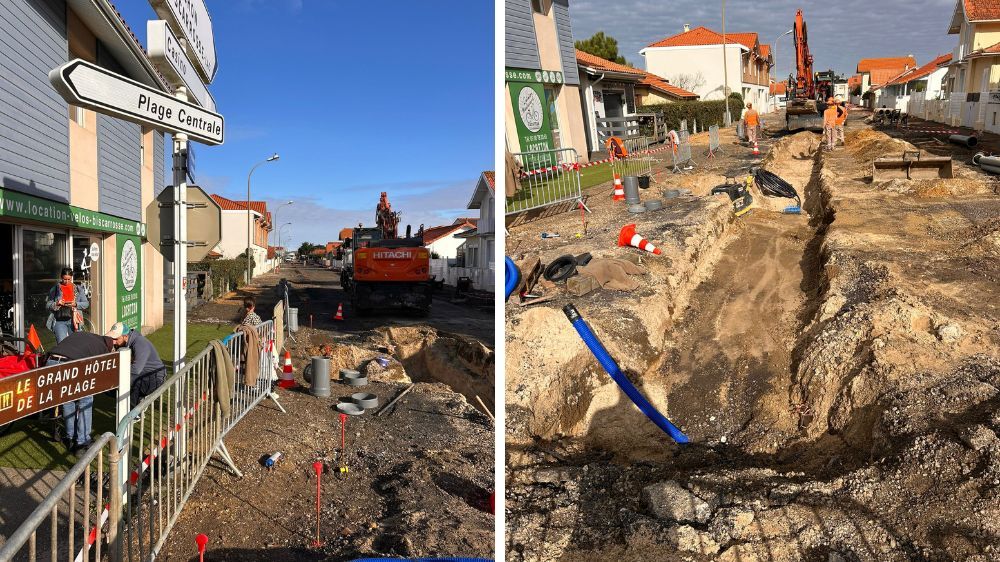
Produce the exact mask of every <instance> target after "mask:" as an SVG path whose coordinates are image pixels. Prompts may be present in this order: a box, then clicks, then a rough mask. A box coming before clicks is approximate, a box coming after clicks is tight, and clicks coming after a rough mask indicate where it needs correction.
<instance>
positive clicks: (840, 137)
mask: <svg viewBox="0 0 1000 562" xmlns="http://www.w3.org/2000/svg"><path fill="white" fill-rule="evenodd" d="M834 100H835V101H836V103H837V112H838V113H837V121H836V125H835V127H836V128H835V131H836V133H837V134H836V135H835V136H834V138H833V140H834V142H835V143H837V142H839V143H840V144H842V145H843V144H847V141H846V140H845V139H844V123H846V122H847V106H846V105H844V98H842V97H840V96H837V97H835V98H834Z"/></svg>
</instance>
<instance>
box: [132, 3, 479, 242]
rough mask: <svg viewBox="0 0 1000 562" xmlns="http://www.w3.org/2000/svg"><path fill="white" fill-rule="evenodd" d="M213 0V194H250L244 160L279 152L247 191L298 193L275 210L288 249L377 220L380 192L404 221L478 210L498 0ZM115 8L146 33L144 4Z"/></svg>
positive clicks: (202, 163) (206, 176)
mask: <svg viewBox="0 0 1000 562" xmlns="http://www.w3.org/2000/svg"><path fill="white" fill-rule="evenodd" d="M206 3H207V5H208V9H209V12H210V14H211V16H212V23H213V27H214V30H215V47H216V52H217V53H218V61H219V71H218V73H217V75H216V78H215V81H214V82H213V83H212V84H211V85H210V86H209V88H210V90H211V91H212V95H213V96H214V97H215V100H216V103H217V104H218V109H219V113H221V114H222V115H223V116H224V117H225V119H226V142H225V144H224V145H223V146H219V147H208V146H204V145H195V151H196V153H197V170H196V176H197V177H196V179H197V181H198V183H199V184H200V185H201V186H202V187H204V188H205V190H206V191H208V192H209V193H213V192H214V193H221V194H223V195H225V196H227V197H230V198H236V199H245V198H246V176H247V172H248V171H249V170H250V167H251V166H253V164H255V163H256V162H259V161H260V160H263V159H265V158H267V157H268V156H270V155H271V154H272V153H274V152H277V153H278V154H280V156H281V158H280V160H278V161H277V162H273V163H269V164H265V165H263V166H261V167H259V168H258V169H257V171H256V172H254V174H253V183H252V197H253V198H254V199H261V198H262V199H264V200H266V201H268V206H269V208H272V209H273V208H274V206H275V205H276V204H277V203H278V202H285V201H288V200H289V199H292V200H294V201H295V203H294V204H292V205H290V206H285V207H282V208H281V209H280V210H279V211H278V217H277V221H278V222H279V223H282V224H283V223H285V222H288V221H291V222H292V225H291V226H289V227H285V228H284V230H283V234H282V243H283V244H285V245H294V246H298V244H299V243H301V242H302V241H310V242H314V243H325V242H326V241H328V240H336V238H337V232H338V231H339V229H340V228H342V227H346V226H353V225H355V224H357V223H358V222H364V223H365V224H366V225H370V224H371V223H373V222H374V214H375V205H376V204H377V203H378V197H379V192H381V191H388V192H389V200H390V202H391V203H392V206H393V209H396V210H400V211H402V212H403V217H402V222H401V224H402V225H406V224H410V223H412V224H413V225H414V227H416V226H417V225H418V224H420V223H425V224H426V225H427V226H428V227H430V226H435V225H438V224H448V223H451V221H452V220H453V219H454V218H455V217H458V216H468V215H469V214H470V213H472V212H471V211H468V210H465V205H466V203H467V202H468V199H469V196H471V194H472V190H473V188H474V187H475V182H476V180H477V179H478V177H479V174H480V173H481V172H482V171H483V170H487V169H492V168H493V161H494V160H493V154H494V152H493V144H494V133H493V122H494V119H493V92H494V77H495V72H494V70H493V66H494V56H493V37H494V31H493V28H494V17H493V14H494V9H493V3H492V2H487V1H471V2H470V1H468V0H440V1H438V0H435V1H433V2H410V1H404V2H388V3H386V2H381V3H376V2H334V1H332V0H208V1H207V2H206ZM115 5H116V7H118V9H119V10H120V11H121V13H122V15H123V16H124V17H125V20H126V21H127V22H128V24H129V26H131V27H132V29H133V31H135V33H136V35H137V36H138V37H139V39H140V41H141V42H142V43H143V44H145V42H146V21H147V20H149V19H155V18H156V16H155V14H154V12H153V10H152V8H150V7H149V3H148V2H147V1H146V0H116V1H115ZM167 165H168V167H169V159H168V160H167ZM166 177H167V178H169V177H170V175H169V172H168V174H167V176H166ZM289 237H290V238H291V244H286V240H287V238H289ZM275 240H276V238H275ZM275 240H272V244H273V243H275Z"/></svg>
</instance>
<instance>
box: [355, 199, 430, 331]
mask: <svg viewBox="0 0 1000 562" xmlns="http://www.w3.org/2000/svg"><path fill="white" fill-rule="evenodd" d="M399 218H400V213H399V212H397V211H393V210H392V205H391V204H390V203H389V196H388V194H387V193H386V192H384V191H383V192H382V195H381V197H379V202H378V206H377V207H375V227H374V228H365V227H363V226H361V225H358V227H357V228H355V229H354V230H353V231H352V236H351V238H350V239H348V240H345V241H344V246H346V248H347V249H346V250H345V251H344V252H343V259H344V267H343V269H342V270H341V273H340V284H341V286H342V287H343V289H344V290H345V291H347V293H348V294H349V295H350V297H351V305H352V308H353V310H354V311H355V312H356V313H359V314H364V313H366V312H369V311H371V310H375V309H389V308H407V309H413V310H416V311H418V312H420V313H422V314H427V313H429V312H430V310H431V288H432V284H431V282H430V251H429V250H428V249H427V248H426V247H424V232H423V231H424V227H423V225H421V226H420V229H419V230H418V231H417V233H416V235H414V236H410V227H409V226H407V227H406V236H402V237H400V236H399V234H398V227H399Z"/></svg>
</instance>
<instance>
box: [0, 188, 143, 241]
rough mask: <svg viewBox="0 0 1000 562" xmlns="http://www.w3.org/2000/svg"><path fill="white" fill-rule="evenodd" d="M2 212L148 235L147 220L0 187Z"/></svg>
mask: <svg viewBox="0 0 1000 562" xmlns="http://www.w3.org/2000/svg"><path fill="white" fill-rule="evenodd" d="M0 216H2V217H11V218H18V219H26V220H33V221H39V222H44V223H47V224H59V225H63V226H72V227H78V228H81V229H85V230H94V231H98V232H111V233H114V234H128V235H130V236H146V225H145V224H144V223H141V222H136V221H130V220H127V219H123V218H121V217H115V216H112V215H106V214H104V213H98V212H97V211H89V210H87V209H81V208H79V207H74V206H73V205H69V204H66V203H59V202H57V201H49V200H48V199H42V198H40V197H35V196H32V195H26V194H24V193H20V192H17V191H10V190H6V189H0Z"/></svg>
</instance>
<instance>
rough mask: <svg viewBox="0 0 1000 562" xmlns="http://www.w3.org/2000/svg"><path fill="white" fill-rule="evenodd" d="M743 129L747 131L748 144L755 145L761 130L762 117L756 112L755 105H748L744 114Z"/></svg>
mask: <svg viewBox="0 0 1000 562" xmlns="http://www.w3.org/2000/svg"><path fill="white" fill-rule="evenodd" d="M743 128H745V129H746V131H747V142H749V143H750V144H753V143H755V142H757V133H758V132H759V130H760V115H758V114H757V111H755V110H754V108H753V104H752V103H748V104H747V110H746V111H745V112H743Z"/></svg>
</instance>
